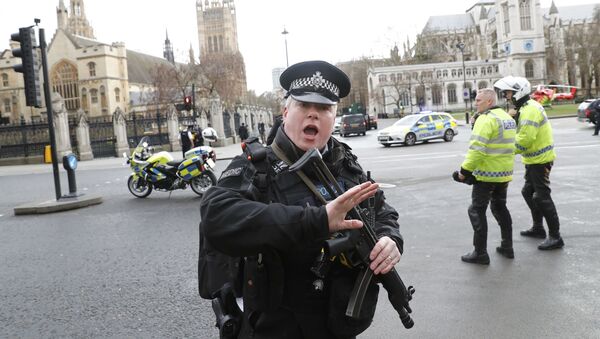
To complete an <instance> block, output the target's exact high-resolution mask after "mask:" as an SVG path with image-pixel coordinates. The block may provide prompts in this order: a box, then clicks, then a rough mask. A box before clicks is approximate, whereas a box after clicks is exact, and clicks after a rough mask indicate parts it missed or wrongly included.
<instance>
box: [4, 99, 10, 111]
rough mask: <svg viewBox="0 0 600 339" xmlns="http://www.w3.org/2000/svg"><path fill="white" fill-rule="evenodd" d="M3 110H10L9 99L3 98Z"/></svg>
mask: <svg viewBox="0 0 600 339" xmlns="http://www.w3.org/2000/svg"><path fill="white" fill-rule="evenodd" d="M4 112H12V105H11V104H10V99H4Z"/></svg>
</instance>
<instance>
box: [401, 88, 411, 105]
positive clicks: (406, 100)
mask: <svg viewBox="0 0 600 339" xmlns="http://www.w3.org/2000/svg"><path fill="white" fill-rule="evenodd" d="M400 104H401V105H402V106H408V105H410V97H409V96H408V92H407V91H404V92H402V94H400Z"/></svg>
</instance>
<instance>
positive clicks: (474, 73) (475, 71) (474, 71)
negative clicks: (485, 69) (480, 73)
mask: <svg viewBox="0 0 600 339" xmlns="http://www.w3.org/2000/svg"><path fill="white" fill-rule="evenodd" d="M473 75H477V67H475V68H473Z"/></svg>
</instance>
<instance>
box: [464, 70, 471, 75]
mask: <svg viewBox="0 0 600 339" xmlns="http://www.w3.org/2000/svg"><path fill="white" fill-rule="evenodd" d="M465 72H466V75H468V76H471V69H470V68H467V69H465Z"/></svg>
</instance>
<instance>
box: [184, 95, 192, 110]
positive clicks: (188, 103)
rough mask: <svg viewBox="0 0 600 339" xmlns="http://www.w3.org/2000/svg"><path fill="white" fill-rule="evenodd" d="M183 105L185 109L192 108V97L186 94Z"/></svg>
mask: <svg viewBox="0 0 600 339" xmlns="http://www.w3.org/2000/svg"><path fill="white" fill-rule="evenodd" d="M183 107H184V109H185V110H186V111H189V110H191V109H192V97H190V96H186V97H184V98H183Z"/></svg>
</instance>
